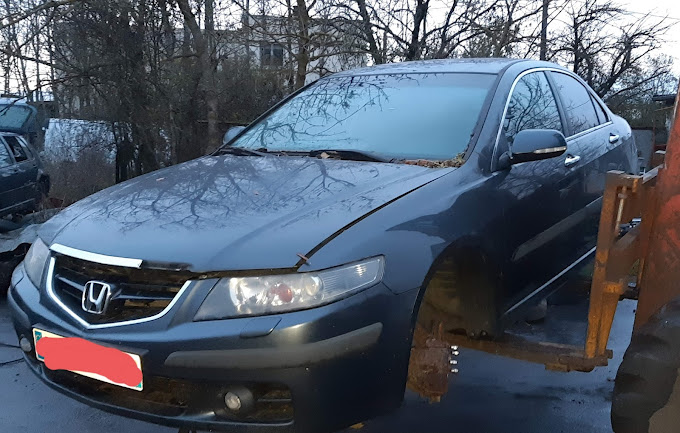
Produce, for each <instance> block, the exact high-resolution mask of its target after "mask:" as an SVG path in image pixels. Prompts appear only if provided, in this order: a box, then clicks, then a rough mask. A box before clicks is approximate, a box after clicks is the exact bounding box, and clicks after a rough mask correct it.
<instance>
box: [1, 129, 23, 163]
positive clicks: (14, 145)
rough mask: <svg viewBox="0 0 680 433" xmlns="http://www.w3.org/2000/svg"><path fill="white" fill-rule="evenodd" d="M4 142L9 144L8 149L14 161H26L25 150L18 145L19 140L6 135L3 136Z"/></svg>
mask: <svg viewBox="0 0 680 433" xmlns="http://www.w3.org/2000/svg"><path fill="white" fill-rule="evenodd" d="M5 141H6V142H7V144H9V149H10V150H11V151H12V153H13V154H14V159H16V161H17V162H22V161H26V160H27V159H28V154H27V153H26V149H24V147H23V146H22V145H21V143H19V139H17V138H16V137H14V136H12V135H7V136H5Z"/></svg>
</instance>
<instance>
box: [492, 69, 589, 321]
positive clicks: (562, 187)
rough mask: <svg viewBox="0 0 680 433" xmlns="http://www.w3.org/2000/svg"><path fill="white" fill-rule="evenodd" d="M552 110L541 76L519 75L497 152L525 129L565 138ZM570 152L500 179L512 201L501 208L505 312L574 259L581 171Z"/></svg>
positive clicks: (551, 98)
mask: <svg viewBox="0 0 680 433" xmlns="http://www.w3.org/2000/svg"><path fill="white" fill-rule="evenodd" d="M558 107H559V105H558V101H557V99H556V97H555V95H554V89H553V88H552V85H551V84H550V82H549V80H548V78H547V75H546V73H545V71H534V72H530V73H528V74H526V75H523V76H521V78H520V79H519V80H518V81H516V83H515V85H514V88H513V90H512V93H511V95H510V99H509V102H508V107H507V109H506V113H505V115H504V119H503V124H502V126H501V134H500V137H499V149H501V150H502V149H504V148H505V149H508V150H510V151H511V150H512V141H513V139H514V136H515V135H516V134H517V133H518V132H519V131H522V130H525V129H549V130H558V131H560V132H563V133H566V132H567V131H566V129H565V127H564V123H565V122H564V119H563V116H562V114H561V113H560V111H559V108H558ZM576 152H578V149H576V147H575V144H573V143H572V144H568V148H567V151H566V153H565V154H564V155H562V156H559V157H555V158H550V159H545V160H541V161H531V162H525V163H521V164H515V165H513V166H511V167H510V168H509V169H506V171H505V172H503V173H502V174H501V176H503V179H502V182H500V183H499V186H498V188H499V193H500V194H501V195H504V196H510V197H512V200H511V201H510V204H509V205H506V209H505V225H506V234H505V236H504V238H505V239H504V240H505V248H506V257H507V261H506V263H505V266H504V279H503V280H504V286H505V292H506V296H505V298H506V299H505V304H506V305H505V308H506V312H507V313H509V312H511V311H513V310H514V309H515V308H516V307H518V306H519V305H520V304H521V303H523V302H525V301H527V300H528V299H530V297H531V296H534V295H536V294H537V293H538V291H540V290H538V289H540V288H541V287H542V286H544V285H545V284H546V283H547V282H548V281H549V280H550V279H551V278H553V277H554V276H555V275H557V274H558V273H560V272H561V271H562V270H563V269H564V268H566V267H568V266H569V265H570V264H571V263H573V262H574V261H575V260H577V259H578V245H574V244H575V240H574V238H573V233H574V230H575V229H576V228H575V223H574V218H575V216H574V214H578V212H579V210H580V209H579V203H581V202H582V200H580V195H581V191H582V190H583V185H582V181H583V173H582V168H583V167H582V165H581V163H580V161H579V159H578V158H576ZM497 153H499V154H500V153H501V152H500V151H499V152H497Z"/></svg>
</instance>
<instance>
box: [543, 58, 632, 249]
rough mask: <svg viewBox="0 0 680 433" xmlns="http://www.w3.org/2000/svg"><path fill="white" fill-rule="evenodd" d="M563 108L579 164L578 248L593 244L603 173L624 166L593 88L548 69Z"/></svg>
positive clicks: (624, 158) (617, 140)
mask: <svg viewBox="0 0 680 433" xmlns="http://www.w3.org/2000/svg"><path fill="white" fill-rule="evenodd" d="M550 77H551V79H552V80H553V82H554V86H555V89H556V90H557V96H558V99H559V100H560V102H561V106H562V108H563V111H564V115H565V118H566V120H567V128H568V130H569V133H568V137H567V142H568V143H569V144H570V145H571V146H572V147H573V148H574V152H575V156H576V157H578V158H580V163H581V165H582V166H583V194H580V195H579V196H578V199H579V206H581V207H582V208H583V209H584V212H583V214H582V215H581V216H582V218H580V221H579V224H578V229H579V230H578V232H577V233H574V236H578V237H579V238H581V239H582V247H581V248H582V251H583V250H585V249H592V248H594V247H595V245H596V244H597V230H598V222H599V217H600V210H601V208H602V194H603V193H604V187H605V177H606V173H607V172H608V171H609V170H624V171H627V170H626V167H625V166H624V162H625V161H628V159H627V158H626V157H625V155H624V152H623V149H622V147H621V146H620V144H621V142H620V140H619V137H618V135H617V134H615V133H614V131H613V129H612V128H613V126H612V125H613V123H612V121H611V116H610V114H609V113H607V111H606V110H605V109H604V108H603V107H602V105H601V104H600V102H599V101H598V98H596V97H594V92H592V90H591V89H589V88H587V86H586V85H585V84H584V83H582V82H581V81H580V80H578V79H577V78H576V77H574V76H572V75H571V74H569V73H566V72H557V71H553V72H550Z"/></svg>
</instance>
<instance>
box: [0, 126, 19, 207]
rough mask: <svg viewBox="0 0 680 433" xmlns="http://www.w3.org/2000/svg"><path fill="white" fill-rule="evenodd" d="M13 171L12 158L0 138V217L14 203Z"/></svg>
mask: <svg viewBox="0 0 680 433" xmlns="http://www.w3.org/2000/svg"><path fill="white" fill-rule="evenodd" d="M14 170H15V167H14V158H12V155H11V154H10V153H9V148H8V147H7V145H6V144H5V142H4V140H2V139H1V138H0V216H2V214H3V211H5V210H6V209H9V207H10V206H12V205H13V203H14V194H13V192H14V190H15V187H16V184H15V182H16V181H15V179H14V177H13V176H14Z"/></svg>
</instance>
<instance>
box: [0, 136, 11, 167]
mask: <svg viewBox="0 0 680 433" xmlns="http://www.w3.org/2000/svg"><path fill="white" fill-rule="evenodd" d="M0 140H1V139H0ZM10 165H12V157H11V156H10V155H9V151H8V150H7V147H6V146H5V143H3V142H2V141H0V168H2V167H8V166H10Z"/></svg>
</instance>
